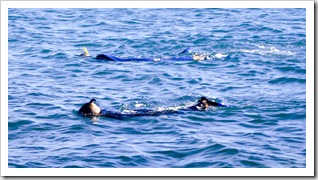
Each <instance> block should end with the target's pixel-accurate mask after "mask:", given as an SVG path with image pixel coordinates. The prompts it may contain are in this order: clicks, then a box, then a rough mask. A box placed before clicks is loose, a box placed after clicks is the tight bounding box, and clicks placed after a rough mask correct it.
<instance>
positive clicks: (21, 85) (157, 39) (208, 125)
mask: <svg viewBox="0 0 318 180" xmlns="http://www.w3.org/2000/svg"><path fill="white" fill-rule="evenodd" d="M305 23H306V11H305V9H9V30H8V32H9V34H8V35H9V54H8V56H9V64H8V66H9V67H8V68H9V69H8V70H9V74H8V78H9V87H8V89H9V90H8V93H9V97H8V98H9V105H8V107H9V112H8V113H9V124H8V126H9V144H8V148H9V151H8V155H9V157H8V158H9V167H28V168H31V167H94V168H96V167H200V168H202V167H218V168H221V167H230V168H231V167H233V168H234V167H235V168H242V167H243V168H262V167H269V168H278V167H286V168H287V167H302V168H304V167H306V123H305V122H306V121H305V120H306V97H305V95H306V58H305V54H306V29H305ZM83 47H87V49H88V50H89V51H90V54H91V55H93V56H96V55H97V54H99V53H108V54H113V55H116V56H120V57H152V58H161V57H165V56H175V55H177V54H178V53H180V52H181V51H182V50H184V49H185V48H187V47H191V50H192V52H198V53H204V54H209V56H210V57H211V58H210V59H209V60H206V61H199V62H198V61H178V62H173V61H154V62H107V61H99V60H96V59H93V58H84V57H78V56H76V55H78V54H81V53H82V48H83ZM201 96H206V97H209V98H211V99H214V100H216V101H218V102H221V103H224V104H226V105H228V107H226V108H218V107H217V108H210V109H208V110H206V111H186V112H183V113H177V114H165V115H160V116H139V117H128V118H124V119H121V120H118V119H112V118H107V117H96V118H93V119H91V118H88V117H82V116H79V115H78V114H77V110H78V109H79V108H80V107H81V105H82V104H84V103H86V102H88V101H89V100H90V99H91V98H95V99H97V104H98V105H99V106H100V107H102V108H106V109H108V110H112V111H119V112H125V111H127V110H133V109H138V108H146V109H147V108H148V109H156V110H160V109H179V108H182V107H185V106H188V105H192V104H194V103H195V100H196V99H198V98H199V97H201Z"/></svg>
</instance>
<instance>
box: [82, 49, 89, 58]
mask: <svg viewBox="0 0 318 180" xmlns="http://www.w3.org/2000/svg"><path fill="white" fill-rule="evenodd" d="M83 51H84V56H90V55H89V53H88V50H87V49H86V47H83Z"/></svg>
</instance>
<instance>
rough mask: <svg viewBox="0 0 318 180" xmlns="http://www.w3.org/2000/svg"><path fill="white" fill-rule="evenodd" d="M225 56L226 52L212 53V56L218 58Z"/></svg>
mask: <svg viewBox="0 0 318 180" xmlns="http://www.w3.org/2000/svg"><path fill="white" fill-rule="evenodd" d="M227 56H228V55H227V54H222V53H217V54H215V55H214V57H216V58H219V59H221V58H225V57H227Z"/></svg>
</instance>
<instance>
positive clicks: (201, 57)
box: [79, 47, 208, 61]
mask: <svg viewBox="0 0 318 180" xmlns="http://www.w3.org/2000/svg"><path fill="white" fill-rule="evenodd" d="M189 49H190V48H187V49H185V50H184V51H182V52H181V53H179V54H178V56H171V57H163V58H160V60H163V61H193V60H195V61H202V60H207V59H208V56H207V55H203V54H197V53H196V54H194V55H192V56H190V55H188V56H179V55H181V54H184V53H187V52H189ZM83 50H84V53H82V54H80V55H79V56H85V57H90V55H89V53H88V50H87V49H86V48H85V47H84V48H83ZM96 59H98V60H106V61H157V58H121V57H117V56H113V55H109V54H99V55H97V56H96Z"/></svg>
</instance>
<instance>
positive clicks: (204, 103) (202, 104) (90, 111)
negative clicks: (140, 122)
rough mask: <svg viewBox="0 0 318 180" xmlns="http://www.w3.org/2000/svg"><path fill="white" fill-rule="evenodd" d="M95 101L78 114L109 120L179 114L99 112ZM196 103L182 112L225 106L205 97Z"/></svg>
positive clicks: (173, 111) (86, 104) (82, 108)
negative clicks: (104, 117) (109, 118)
mask: <svg viewBox="0 0 318 180" xmlns="http://www.w3.org/2000/svg"><path fill="white" fill-rule="evenodd" d="M95 102H96V100H95V99H91V100H90V102H88V103H85V104H84V105H83V106H82V107H81V108H80V109H79V111H78V112H79V113H80V114H82V115H84V116H106V117H111V118H119V119H120V118H124V117H132V116H155V115H161V114H173V113H179V112H180V110H169V109H167V110H163V111H162V110H161V111H157V110H153V109H135V110H128V111H124V112H114V111H109V110H106V109H103V110H101V109H100V108H99V107H98V106H97V105H96V104H95ZM197 102H198V103H197V104H196V105H194V106H190V107H188V108H186V109H184V110H187V109H188V110H194V111H202V110H205V109H207V108H209V107H211V106H218V107H226V106H225V105H223V104H221V103H218V102H215V101H214V100H209V99H207V98H206V97H201V98H200V99H199V100H198V101H197Z"/></svg>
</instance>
